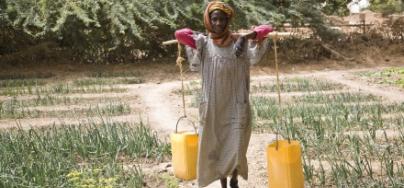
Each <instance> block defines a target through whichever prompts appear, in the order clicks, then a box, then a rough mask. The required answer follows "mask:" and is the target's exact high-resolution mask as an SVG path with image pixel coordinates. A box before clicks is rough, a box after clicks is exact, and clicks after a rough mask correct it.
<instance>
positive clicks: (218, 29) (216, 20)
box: [210, 10, 228, 33]
mask: <svg viewBox="0 0 404 188" xmlns="http://www.w3.org/2000/svg"><path fill="white" fill-rule="evenodd" d="M227 22H228V19H227V15H226V13H224V12H223V11H221V10H214V11H213V12H212V13H210V24H211V25H212V30H213V32H214V33H222V32H223V31H224V30H225V29H226V26H227Z"/></svg>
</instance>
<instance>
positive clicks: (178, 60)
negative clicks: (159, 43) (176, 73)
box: [176, 43, 187, 117]
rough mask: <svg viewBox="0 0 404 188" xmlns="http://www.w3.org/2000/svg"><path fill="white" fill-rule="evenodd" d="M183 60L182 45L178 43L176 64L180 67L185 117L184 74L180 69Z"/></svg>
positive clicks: (185, 114)
mask: <svg viewBox="0 0 404 188" xmlns="http://www.w3.org/2000/svg"><path fill="white" fill-rule="evenodd" d="M184 62H185V58H183V57H182V46H181V44H180V43H178V57H177V61H176V65H177V66H178V67H179V68H180V75H181V94H182V107H183V110H184V117H187V113H186V109H185V90H184V74H183V69H182V64H183V63H184Z"/></svg>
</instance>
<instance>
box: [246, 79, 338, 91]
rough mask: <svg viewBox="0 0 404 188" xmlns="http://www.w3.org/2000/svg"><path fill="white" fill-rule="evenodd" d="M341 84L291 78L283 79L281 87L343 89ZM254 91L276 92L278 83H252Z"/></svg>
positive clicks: (299, 89)
mask: <svg viewBox="0 0 404 188" xmlns="http://www.w3.org/2000/svg"><path fill="white" fill-rule="evenodd" d="M343 87H344V86H343V85H341V84H336V83H330V82H326V81H322V80H318V79H306V78H291V79H284V80H281V83H280V89H281V91H282V92H307V91H318V90H335V89H342V88H343ZM251 91H252V92H276V91H277V86H276V83H275V82H274V83H272V84H261V83H259V84H258V85H252V87H251Z"/></svg>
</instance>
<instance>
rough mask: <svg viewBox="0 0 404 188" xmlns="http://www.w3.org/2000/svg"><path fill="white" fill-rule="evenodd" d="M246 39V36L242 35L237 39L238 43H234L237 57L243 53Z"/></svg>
mask: <svg viewBox="0 0 404 188" xmlns="http://www.w3.org/2000/svg"><path fill="white" fill-rule="evenodd" d="M245 40H246V37H245V36H240V37H239V38H238V39H237V41H236V43H235V44H234V49H235V55H236V57H240V55H241V53H242V52H243V48H244V43H245Z"/></svg>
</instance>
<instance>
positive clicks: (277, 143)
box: [273, 34, 290, 150]
mask: <svg viewBox="0 0 404 188" xmlns="http://www.w3.org/2000/svg"><path fill="white" fill-rule="evenodd" d="M276 40H277V35H276V34H275V35H274V37H273V41H274V55H275V71H276V88H277V93H278V103H279V113H278V116H279V117H278V118H279V122H278V124H280V125H282V116H283V114H282V103H281V87H280V81H279V66H278V50H277V48H278V47H277V45H276ZM286 129H287V135H288V142H289V144H290V137H289V129H288V128H286ZM278 147H279V127H278V128H277V130H276V150H278Z"/></svg>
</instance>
